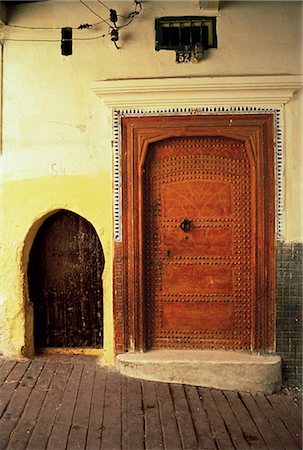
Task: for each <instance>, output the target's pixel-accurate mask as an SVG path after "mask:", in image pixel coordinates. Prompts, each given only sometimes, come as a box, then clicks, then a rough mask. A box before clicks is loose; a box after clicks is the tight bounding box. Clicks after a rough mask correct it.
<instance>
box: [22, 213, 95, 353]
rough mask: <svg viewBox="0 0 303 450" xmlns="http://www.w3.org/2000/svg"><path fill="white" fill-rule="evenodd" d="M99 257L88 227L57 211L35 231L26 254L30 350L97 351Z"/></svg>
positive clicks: (86, 223)
mask: <svg viewBox="0 0 303 450" xmlns="http://www.w3.org/2000/svg"><path fill="white" fill-rule="evenodd" d="M103 269H104V254H103V250H102V245H101V243H100V240H99V238H98V236H97V233H96V231H95V229H94V227H93V226H92V225H91V224H90V223H89V222H88V221H87V220H85V219H84V218H83V217H81V216H79V215H77V214H75V213H72V212H70V211H66V210H61V211H58V212H56V213H55V214H53V215H52V216H50V217H48V218H47V219H46V220H45V221H44V223H43V224H42V226H41V228H40V229H39V231H38V233H37V235H36V237H35V240H34V243H33V246H32V249H31V251H30V255H29V265H28V285H29V295H30V299H31V301H32V303H33V305H34V341H35V348H36V349H37V348H45V347H70V348H73V347H83V348H100V347H103V289H102V273H103Z"/></svg>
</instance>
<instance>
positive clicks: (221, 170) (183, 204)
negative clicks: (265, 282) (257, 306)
mask: <svg viewBox="0 0 303 450" xmlns="http://www.w3.org/2000/svg"><path fill="white" fill-rule="evenodd" d="M210 148H212V152H210V151H209V150H210ZM250 171H251V169H250V162H249V159H248V156H247V152H246V149H245V145H244V143H243V142H239V141H234V140H232V139H226V138H220V139H219V138H218V137H215V138H213V140H212V139H211V138H207V139H205V138H198V137H192V138H191V139H189V138H186V139H185V138H181V137H180V138H172V139H167V140H165V141H163V142H157V143H155V144H152V145H150V148H149V153H148V157H147V160H146V164H145V167H144V174H145V176H144V207H145V211H144V226H145V232H146V233H145V238H146V239H145V241H144V246H145V253H144V259H145V261H146V265H145V266H144V274H143V276H144V279H145V299H146V304H145V321H146V324H147V325H146V326H147V345H148V347H150V348H159V347H163V346H164V347H169V348H180V347H181V348H188V347H194V348H197V347H200V348H205V347H208V346H209V345H210V343H211V346H212V347H214V346H215V347H218V348H221V346H222V347H226V346H228V347H229V348H239V347H241V348H249V347H250V335H251V310H252V302H253V299H252V297H251V292H252V290H251V284H250V283H251V282H250V280H251V279H252V272H251V270H252V249H253V248H254V246H255V239H254V235H253V229H252V212H253V196H252V190H251V188H252V186H251V175H250ZM222 299H224V301H222ZM227 340H228V344H227V343H226V342H227Z"/></svg>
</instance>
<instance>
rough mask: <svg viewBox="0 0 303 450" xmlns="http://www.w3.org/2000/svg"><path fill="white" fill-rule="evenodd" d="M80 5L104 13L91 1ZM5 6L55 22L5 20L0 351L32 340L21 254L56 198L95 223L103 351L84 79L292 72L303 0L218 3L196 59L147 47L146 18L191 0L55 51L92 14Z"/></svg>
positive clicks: (297, 137) (98, 194) (100, 194)
mask: <svg viewBox="0 0 303 450" xmlns="http://www.w3.org/2000/svg"><path fill="white" fill-rule="evenodd" d="M106 4H107V5H108V6H109V7H111V8H115V9H117V11H118V13H119V14H121V15H125V14H127V13H128V12H129V11H130V10H132V7H133V5H132V2H110V1H108V2H106ZM89 6H90V7H92V8H93V9H94V10H95V11H97V12H98V14H100V15H101V16H103V17H106V18H107V17H108V15H107V10H106V9H105V8H104V7H103V6H102V5H101V4H100V3H98V2H97V1H94V2H89ZM10 13H11V15H10V24H15V25H23V26H31V27H58V28H59V29H56V30H48V31H46V30H39V29H34V30H28V29H22V28H13V27H7V29H6V30H5V32H4V38H5V40H4V66H3V69H4V73H3V105H4V106H3V154H2V181H3V183H2V184H3V194H2V206H1V209H2V217H3V222H2V230H3V231H2V235H1V241H2V267H1V277H2V281H1V299H0V330H1V332H0V351H2V352H4V353H6V354H10V355H12V354H20V353H21V351H22V349H24V348H25V351H27V352H28V351H29V350H30V349H32V348H33V343H32V337H31V333H30V330H31V327H32V324H31V313H27V312H28V311H29V310H30V303H29V299H28V298H27V286H26V276H25V273H26V267H27V260H28V254H29V250H30V248H31V244H32V242H33V239H34V236H35V233H36V231H37V230H38V228H39V226H40V225H41V223H42V221H43V219H44V218H45V217H46V216H47V215H48V214H50V213H51V212H52V211H55V210H58V209H60V208H64V209H69V210H72V211H74V212H76V213H78V214H80V215H82V216H83V217H84V218H86V219H87V220H89V221H90V222H91V223H92V224H93V226H94V227H95V229H96V231H97V233H98V235H99V237H100V240H101V243H102V246H103V249H104V253H105V261H106V263H105V272H104V276H103V280H104V303H105V308H104V315H105V355H106V359H107V361H108V362H111V361H112V360H113V323H112V284H113V282H112V253H113V240H112V236H113V226H112V223H113V222H112V148H111V146H110V145H109V142H110V140H111V115H110V112H109V111H108V110H107V109H106V108H105V107H104V106H103V105H102V102H101V101H100V99H99V98H97V96H95V94H93V93H92V92H91V90H90V89H89V83H90V82H92V81H94V80H101V79H113V78H120V79H121V78H150V77H189V76H225V75H228V76H232V75H274V74H279V75H280V74H300V73H301V68H302V60H301V50H302V49H301V42H302V39H301V31H302V23H301V22H302V21H301V17H302V15H301V3H300V2H221V9H220V11H219V13H218V26H217V33H218V49H212V50H209V51H208V52H207V57H206V60H205V61H203V62H201V63H199V64H198V63H189V64H176V63H175V54H174V52H167V51H160V52H156V51H155V50H154V46H155V35H154V19H155V17H161V16H165V15H203V11H201V10H200V8H199V2H198V1H196V0H195V1H177V2H174V1H161V2H156V1H145V2H143V11H142V13H141V14H140V15H139V16H138V17H136V18H135V19H134V21H133V22H132V24H131V25H130V26H128V27H126V28H124V29H121V32H120V38H121V40H120V46H121V49H120V50H116V49H115V47H114V45H113V44H112V42H111V41H110V39H109V37H108V36H107V37H104V38H100V39H92V40H74V43H73V55H72V56H69V57H65V56H62V55H61V50H60V47H61V43H60V39H61V30H60V28H61V27H64V26H72V27H78V26H79V25H80V24H83V23H90V24H91V23H97V22H100V18H98V17H96V16H94V15H93V14H92V13H91V12H90V11H89V10H88V9H86V8H85V7H84V6H83V4H81V3H79V2H74V1H67V2H64V1H60V2H56V1H54V2H52V1H49V2H41V3H37V4H32V3H27V4H23V5H18V6H11V7H10ZM107 32H108V26H107V25H104V24H100V25H98V26H97V27H94V28H93V29H89V30H79V31H77V30H76V31H74V38H94V37H97V36H100V35H102V34H104V33H107ZM9 39H11V40H9ZM13 39H17V41H15V40H13ZM22 39H26V40H27V39H33V40H41V42H29V41H25V42H20V40H22ZM49 39H57V42H50V41H47V40H49ZM18 40H19V41H18ZM300 105H301V97H300V95H297V96H296V98H294V99H292V100H291V102H290V103H289V105H287V106H286V108H285V113H286V115H285V119H286V120H285V124H286V128H285V130H286V132H285V144H286V145H285V149H284V161H285V183H286V189H285V223H284V225H285V234H284V238H285V241H286V242H290V243H292V242H297V243H300V242H303V228H302V223H301V219H302V213H301V206H300V205H301V202H300V200H301V198H300V197H301V192H302V185H303V182H302V177H303V175H302V171H301V170H300V164H301V163H302V160H301V159H302V147H301V142H302V134H300ZM189 106H190V105H189ZM26 335H27V341H26V339H25V336H26Z"/></svg>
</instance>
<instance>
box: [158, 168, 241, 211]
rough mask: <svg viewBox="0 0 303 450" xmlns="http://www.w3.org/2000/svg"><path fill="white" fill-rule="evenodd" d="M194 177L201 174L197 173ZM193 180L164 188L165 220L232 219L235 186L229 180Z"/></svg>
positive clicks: (185, 180)
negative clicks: (178, 218) (185, 218)
mask: <svg viewBox="0 0 303 450" xmlns="http://www.w3.org/2000/svg"><path fill="white" fill-rule="evenodd" d="M198 164H199V163H197V165H196V167H199V166H198ZM194 177H197V178H198V177H201V175H200V174H199V173H197V174H194ZM194 177H191V176H190V177H184V178H185V179H183V180H181V181H171V182H170V183H169V184H165V185H164V186H163V187H162V189H161V206H162V208H163V213H164V215H165V217H166V218H167V219H170V218H172V217H180V218H184V217H190V218H192V219H198V218H201V217H204V218H206V217H220V218H225V217H230V216H231V215H232V213H233V208H232V205H233V201H232V199H233V195H232V185H231V184H230V183H228V182H226V181H221V180H220V181H216V180H196V179H195V178H194ZM186 178H188V179H186ZM189 180H190V183H189V182H188V181H189ZM198 193H199V195H197V194H198Z"/></svg>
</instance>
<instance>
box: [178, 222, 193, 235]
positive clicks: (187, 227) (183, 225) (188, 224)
mask: <svg viewBox="0 0 303 450" xmlns="http://www.w3.org/2000/svg"><path fill="white" fill-rule="evenodd" d="M180 228H181V230H182V231H184V233H187V232H188V231H189V230H190V229H191V221H190V220H189V219H184V220H182V222H181V224H180Z"/></svg>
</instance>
